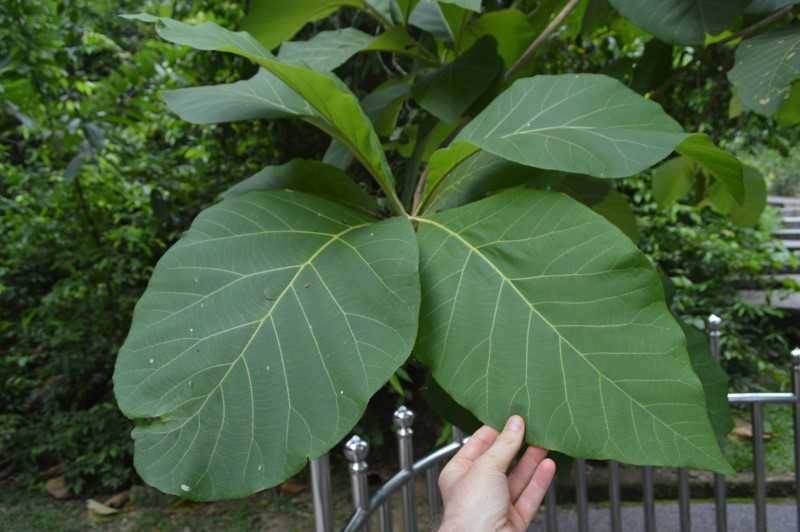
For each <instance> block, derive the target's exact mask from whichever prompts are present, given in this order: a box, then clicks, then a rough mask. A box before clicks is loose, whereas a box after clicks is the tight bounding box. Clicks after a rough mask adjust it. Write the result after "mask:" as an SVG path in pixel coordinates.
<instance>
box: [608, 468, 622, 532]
mask: <svg viewBox="0 0 800 532" xmlns="http://www.w3.org/2000/svg"><path fill="white" fill-rule="evenodd" d="M608 499H609V502H610V503H611V504H610V509H611V532H622V510H621V509H620V501H621V497H620V493H619V462H617V461H616V460H609V462H608Z"/></svg>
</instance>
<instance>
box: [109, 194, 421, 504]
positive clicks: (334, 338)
mask: <svg viewBox="0 0 800 532" xmlns="http://www.w3.org/2000/svg"><path fill="white" fill-rule="evenodd" d="M417 264H418V258H417V246H416V244H415V242H414V233H413V230H412V227H411V224H410V223H409V222H408V220H406V219H405V218H391V219H388V220H384V221H380V222H377V221H376V220H375V219H373V218H371V217H368V216H366V215H363V214H360V213H358V212H357V211H353V210H351V209H348V208H346V207H342V206H340V205H337V204H334V203H332V202H330V201H327V200H324V199H321V198H317V197H315V196H311V195H308V194H304V193H301V192H291V191H269V192H250V193H247V194H243V195H240V196H236V197H233V198H230V199H227V200H225V201H223V202H221V203H219V204H217V205H215V206H213V207H210V208H209V209H206V210H205V211H203V212H202V213H201V214H200V215H199V216H198V218H197V219H196V220H195V221H194V223H193V224H192V228H191V229H190V230H189V231H188V232H187V233H186V234H185V235H184V236H183V238H181V240H180V241H178V243H177V244H176V245H175V246H173V247H172V248H171V249H170V250H169V251H167V253H166V254H165V255H164V257H163V258H162V259H161V260H160V261H159V263H158V265H157V266H156V269H155V271H154V273H153V276H152V278H151V280H150V284H149V286H148V288H147V291H146V292H145V294H144V296H143V297H142V299H141V300H140V301H139V303H138V304H137V306H136V311H135V313H134V319H133V324H132V326H131V331H130V333H129V335H128V338H127V340H126V341H125V344H124V345H123V347H122V349H121V351H120V354H119V357H118V359H117V366H116V369H115V374H114V389H115V393H116V396H117V401H118V403H119V406H120V408H121V409H122V411H123V413H125V414H126V415H127V416H128V417H130V418H132V419H139V420H146V422H145V423H141V424H140V425H139V426H138V427H137V428H136V429H135V430H134V432H133V437H134V440H135V465H136V468H137V470H138V472H139V474H140V475H141V476H142V478H143V479H144V480H145V481H146V482H148V483H149V484H152V485H154V486H156V487H158V488H159V489H161V490H162V491H165V492H167V493H174V494H178V495H182V496H185V497H189V498H193V499H198V500H208V499H222V498H232V497H243V496H246V495H249V494H251V493H254V492H256V491H259V490H262V489H265V488H268V487H270V486H274V485H276V484H277V483H279V482H281V481H283V480H284V479H286V478H288V477H289V476H291V475H293V474H294V473H296V472H297V471H298V470H299V469H300V468H302V467H303V466H304V465H305V462H306V460H307V458H309V457H316V456H319V455H320V454H322V453H324V452H326V451H327V450H328V449H330V448H331V447H332V446H334V445H336V444H337V443H338V442H339V441H340V439H341V438H342V437H343V436H344V435H346V434H347V432H348V431H349V430H350V429H351V428H352V426H353V425H354V424H355V423H356V422H357V421H358V419H359V418H360V417H361V414H362V413H363V410H364V408H365V406H366V403H367V401H368V400H369V398H370V396H371V395H372V394H373V393H374V392H375V391H376V390H378V389H379V388H380V387H381V386H383V385H384V383H385V382H386V381H387V380H388V379H389V377H391V375H392V374H393V373H394V372H395V370H396V369H397V368H398V367H399V366H400V365H401V364H402V363H403V362H404V361H405V359H406V357H407V356H408V354H409V351H410V350H411V347H412V345H413V343H414V338H415V335H416V329H417V323H418V304H419V277H418V272H417ZM353 286H358V290H353Z"/></svg>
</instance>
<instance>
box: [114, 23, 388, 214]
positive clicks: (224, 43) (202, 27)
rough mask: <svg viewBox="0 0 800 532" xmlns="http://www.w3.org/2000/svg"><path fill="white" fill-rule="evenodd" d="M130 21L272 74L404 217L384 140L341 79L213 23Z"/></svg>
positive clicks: (177, 41) (248, 35)
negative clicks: (308, 108) (315, 115)
mask: <svg viewBox="0 0 800 532" xmlns="http://www.w3.org/2000/svg"><path fill="white" fill-rule="evenodd" d="M126 16H127V18H131V19H135V20H141V21H144V22H154V23H156V31H157V32H158V34H159V35H160V36H161V37H162V38H163V39H165V40H167V41H170V42H173V43H175V44H182V45H185V46H191V47H193V48H197V49H198V50H217V51H222V52H229V53H233V54H236V55H241V56H243V57H246V58H247V59H249V60H251V61H253V62H254V63H257V64H258V65H260V66H262V67H263V68H264V69H266V70H268V71H269V72H270V73H272V74H273V75H274V76H275V77H277V78H278V79H280V80H281V81H282V82H284V83H285V84H286V85H287V86H289V87H290V88H291V89H292V90H293V91H294V92H296V93H297V94H298V95H299V96H301V97H302V98H304V99H305V100H306V101H307V102H308V103H309V104H310V105H311V107H313V108H314V111H315V112H316V113H318V114H319V115H320V116H321V117H322V118H323V119H324V120H319V121H315V124H316V125H317V126H318V127H320V128H321V129H323V130H324V131H325V132H326V133H328V134H330V135H331V136H334V137H335V138H337V139H338V140H339V141H341V142H343V143H344V144H345V145H347V146H348V148H349V149H350V150H351V151H352V152H353V154H354V155H355V156H356V158H358V160H359V161H360V162H361V163H362V164H363V165H364V167H365V168H366V169H367V170H368V171H369V172H370V174H372V176H373V177H374V178H375V180H376V181H377V182H378V184H379V185H380V186H381V188H382V189H383V191H384V193H385V194H386V196H387V198H388V199H389V202H390V203H391V204H392V205H393V206H394V208H395V210H397V211H398V212H402V205H401V204H400V200H399V199H398V198H397V194H396V192H395V190H394V176H393V175H392V171H391V169H390V168H389V163H388V162H387V160H386V155H385V154H384V152H383V146H382V145H381V141H380V139H379V138H378V135H377V134H376V133H375V129H374V128H373V127H372V124H371V123H370V121H369V119H368V118H367V116H366V115H365V114H364V111H363V109H361V106H360V105H359V103H358V99H357V98H356V97H355V95H354V94H353V93H352V92H350V90H349V89H348V88H347V86H346V85H345V84H344V83H342V81H341V80H339V79H338V78H337V77H335V76H333V75H332V74H329V73H324V72H316V71H314V70H310V69H308V68H306V67H301V66H296V65H288V64H284V63H281V62H280V61H278V60H277V59H276V58H275V56H273V55H272V54H271V53H269V51H267V50H266V49H265V48H264V47H263V46H262V45H261V44H260V43H259V42H258V41H256V40H255V39H254V38H253V37H252V36H251V35H250V34H248V33H246V32H232V31H229V30H226V29H225V28H222V27H220V26H218V25H217V24H214V23H210V22H206V23H203V24H199V25H197V26H192V25H189V24H184V23H182V22H178V21H175V20H172V19H168V18H161V17H154V16H152V15H126Z"/></svg>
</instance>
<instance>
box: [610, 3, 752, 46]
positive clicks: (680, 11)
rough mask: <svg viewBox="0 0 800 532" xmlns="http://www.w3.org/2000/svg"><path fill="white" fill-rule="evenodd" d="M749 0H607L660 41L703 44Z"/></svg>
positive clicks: (737, 14)
mask: <svg viewBox="0 0 800 532" xmlns="http://www.w3.org/2000/svg"><path fill="white" fill-rule="evenodd" d="M749 3H750V0H611V5H612V6H614V7H615V8H616V9H617V11H619V12H620V13H622V14H623V15H624V16H625V17H627V18H629V19H631V21H633V23H634V24H636V25H637V26H639V27H641V28H643V29H645V30H647V31H649V32H650V33H652V34H653V35H655V36H656V37H658V38H659V39H661V40H662V41H666V42H674V43H679V44H703V42H704V41H705V37H706V34H709V35H716V34H718V33H720V32H722V31H723V30H724V29H726V28H727V27H728V26H729V25H731V24H732V23H733V22H734V21H735V20H736V17H738V16H739V15H741V14H742V13H743V12H744V10H745V8H746V7H747V5H748V4H749Z"/></svg>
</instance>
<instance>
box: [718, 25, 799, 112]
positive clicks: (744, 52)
mask: <svg viewBox="0 0 800 532" xmlns="http://www.w3.org/2000/svg"><path fill="white" fill-rule="evenodd" d="M728 79H729V80H730V81H731V83H733V85H734V86H735V87H736V93H737V94H738V95H739V98H741V100H742V105H743V106H744V108H745V109H749V110H751V111H755V112H757V113H759V114H762V115H765V116H772V115H773V114H775V112H776V111H777V110H778V109H779V108H780V106H781V104H782V103H783V102H784V100H786V99H787V98H788V97H789V90H790V88H791V84H792V82H793V81H794V80H796V79H800V25H797V24H792V25H791V26H788V27H786V28H781V29H778V30H774V31H770V32H767V33H762V34H759V35H756V36H755V37H751V38H749V39H747V40H745V41H743V42H742V43H741V44H740V45H739V46H738V47H737V48H736V64H735V65H734V67H733V68H732V69H731V70H730V71H729V72H728Z"/></svg>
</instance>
